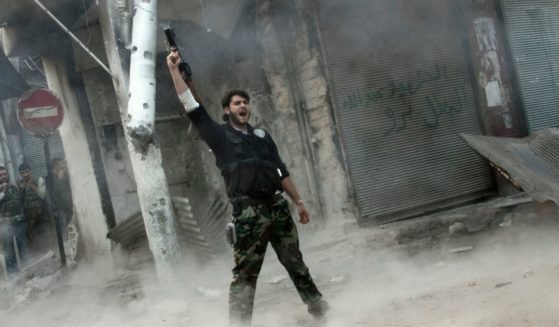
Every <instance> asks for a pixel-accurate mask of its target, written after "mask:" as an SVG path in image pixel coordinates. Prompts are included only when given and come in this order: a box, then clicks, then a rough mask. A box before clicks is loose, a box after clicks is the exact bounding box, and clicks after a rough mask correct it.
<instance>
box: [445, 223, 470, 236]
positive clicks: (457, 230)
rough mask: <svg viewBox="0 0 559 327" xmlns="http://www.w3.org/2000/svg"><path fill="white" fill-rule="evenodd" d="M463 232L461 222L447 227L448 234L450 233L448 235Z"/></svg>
mask: <svg viewBox="0 0 559 327" xmlns="http://www.w3.org/2000/svg"><path fill="white" fill-rule="evenodd" d="M464 230H466V225H464V224H463V223H461V222H457V223H454V224H452V225H450V226H448V232H449V233H450V235H452V234H456V233H460V232H463V231H464Z"/></svg>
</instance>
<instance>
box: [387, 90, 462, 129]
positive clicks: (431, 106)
mask: <svg viewBox="0 0 559 327" xmlns="http://www.w3.org/2000/svg"><path fill="white" fill-rule="evenodd" d="M453 93H454V94H453V97H452V98H451V99H450V100H448V99H446V98H442V97H441V96H440V95H438V94H427V95H425V98H424V100H425V103H426V105H427V111H425V112H424V113H423V115H422V116H424V117H423V125H424V126H425V128H427V129H436V128H439V127H440V125H441V119H442V118H443V117H447V116H456V115H458V114H459V113H461V112H462V111H463V110H464V109H465V108H466V104H467V101H468V100H467V99H468V98H467V96H466V89H465V87H464V86H457V87H455V88H454V89H453ZM413 109H414V108H413V106H412V105H408V106H407V107H405V108H404V110H403V111H402V112H400V113H396V112H395V111H396V110H394V109H392V108H387V109H385V110H384V115H385V116H386V118H388V119H389V120H390V122H391V124H390V127H389V128H388V129H387V130H386V131H385V132H384V133H383V136H388V135H391V134H394V133H397V132H401V131H404V130H405V129H406V128H407V127H408V125H409V124H408V122H409V121H410V120H411V118H412V116H413V113H414V110H413Z"/></svg>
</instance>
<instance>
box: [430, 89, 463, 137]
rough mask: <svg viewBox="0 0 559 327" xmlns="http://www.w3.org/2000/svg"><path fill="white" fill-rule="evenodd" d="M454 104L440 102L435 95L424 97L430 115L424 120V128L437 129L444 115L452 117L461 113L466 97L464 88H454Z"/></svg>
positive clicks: (446, 101) (444, 101) (445, 101)
mask: <svg viewBox="0 0 559 327" xmlns="http://www.w3.org/2000/svg"><path fill="white" fill-rule="evenodd" d="M453 100H454V102H450V101H448V100H442V99H441V98H440V97H439V96H438V95H436V94H429V95H426V96H425V101H426V102H427V104H428V106H429V110H430V115H429V116H428V117H425V118H424V120H423V121H424V123H425V127H427V128H431V129H434V128H438V127H439V126H440V119H441V117H443V116H444V115H447V116H454V115H457V114H459V113H461V112H462V111H463V110H464V109H465V108H466V103H467V97H466V89H465V88H464V86H459V87H455V88H454V99H453Z"/></svg>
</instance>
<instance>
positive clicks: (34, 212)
mask: <svg viewBox="0 0 559 327" xmlns="http://www.w3.org/2000/svg"><path fill="white" fill-rule="evenodd" d="M18 171H19V175H20V176H21V179H20V180H19V182H18V184H17V186H18V188H19V191H20V194H21V202H22V206H23V215H24V216H25V220H26V222H27V239H28V240H29V242H30V243H33V242H34V241H35V240H36V238H37V234H38V232H37V231H38V227H39V224H41V222H42V221H43V220H45V218H46V215H47V210H46V202H45V194H46V186H45V180H44V178H43V177H38V178H37V177H34V176H33V172H32V171H31V167H29V165H28V164H26V163H22V164H21V165H19V168H18Z"/></svg>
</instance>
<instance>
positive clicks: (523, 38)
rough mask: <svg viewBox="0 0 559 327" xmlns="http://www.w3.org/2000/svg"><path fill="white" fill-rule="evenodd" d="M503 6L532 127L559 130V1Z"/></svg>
mask: <svg viewBox="0 0 559 327" xmlns="http://www.w3.org/2000/svg"><path fill="white" fill-rule="evenodd" d="M501 3H502V8H503V15H504V18H505V27H506V30H507V35H508V38H509V43H510V47H511V51H512V55H513V59H514V60H513V61H514V65H515V68H516V73H517V78H518V83H519V86H520V93H521V97H522V103H523V106H524V111H525V115H526V120H527V123H528V127H529V129H530V131H534V130H537V129H541V128H547V127H558V126H559V1H556V0H530V1H526V0H503V1H501Z"/></svg>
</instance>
